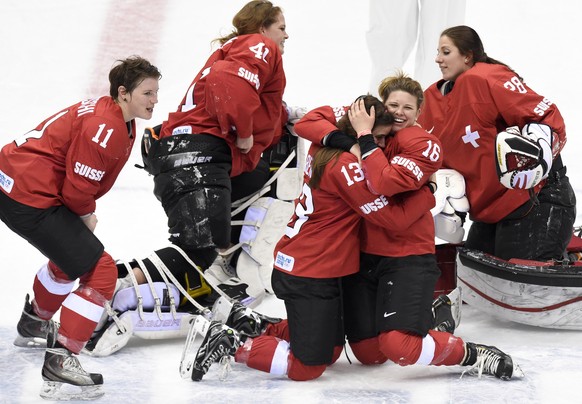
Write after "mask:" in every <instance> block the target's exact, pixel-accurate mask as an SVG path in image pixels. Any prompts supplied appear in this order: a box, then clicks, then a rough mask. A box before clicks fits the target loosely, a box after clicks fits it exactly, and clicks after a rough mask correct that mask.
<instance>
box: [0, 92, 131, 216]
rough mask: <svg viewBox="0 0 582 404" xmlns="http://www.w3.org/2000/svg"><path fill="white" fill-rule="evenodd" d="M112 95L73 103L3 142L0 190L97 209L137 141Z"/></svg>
mask: <svg viewBox="0 0 582 404" xmlns="http://www.w3.org/2000/svg"><path fill="white" fill-rule="evenodd" d="M129 128H130V131H128V125H127V124H126V122H125V121H124V119H123V112H122V110H121V108H120V107H119V106H118V105H117V104H116V103H115V102H114V100H113V99H112V98H111V97H102V98H99V99H91V100H86V101H83V102H80V103H78V104H75V105H72V106H71V107H69V108H67V109H64V110H62V111H60V112H58V113H57V114H55V115H53V116H52V117H50V118H48V119H46V120H45V121H43V122H42V123H41V124H39V125H38V126H37V127H36V128H35V129H34V130H32V131H30V132H28V133H26V134H25V135H24V136H22V137H20V138H18V139H16V140H15V141H14V142H12V143H9V144H8V145H6V146H4V148H3V149H2V151H1V153H0V154H1V158H0V171H1V174H0V175H1V176H3V177H5V178H10V179H11V180H12V184H11V186H10V187H7V186H6V182H5V181H3V182H2V189H3V191H4V192H6V193H7V194H8V195H9V196H10V197H11V198H13V199H14V200H16V201H18V202H20V203H22V204H25V205H28V206H32V207H36V208H41V209H44V208H48V207H50V206H58V205H65V206H67V207H68V208H69V209H70V210H71V211H73V212H75V213H76V214H78V215H84V214H88V213H92V212H94V211H95V200H96V199H98V198H99V197H101V196H102V195H104V194H105V193H106V192H107V191H109V189H111V187H112V186H113V184H114V182H115V180H116V179H117V176H118V175H119V172H120V171H121V169H122V168H123V166H124V165H125V163H126V162H127V160H128V158H129V156H130V154H131V149H132V146H133V143H134V140H135V135H134V134H135V122H134V121H131V122H130V126H129Z"/></svg>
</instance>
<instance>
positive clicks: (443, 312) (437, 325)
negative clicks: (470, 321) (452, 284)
mask: <svg viewBox="0 0 582 404" xmlns="http://www.w3.org/2000/svg"><path fill="white" fill-rule="evenodd" d="M462 304H463V300H462V297H461V287H460V286H459V287H457V288H455V289H453V290H452V291H451V292H450V293H449V294H448V295H444V294H443V295H440V296H438V297H437V298H436V299H435V300H434V301H433V302H432V312H433V315H434V320H435V321H434V327H433V329H435V330H437V331H444V332H449V333H451V334H453V333H454V332H455V329H456V328H457V327H458V326H459V324H460V323H461V306H462Z"/></svg>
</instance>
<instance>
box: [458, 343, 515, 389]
mask: <svg viewBox="0 0 582 404" xmlns="http://www.w3.org/2000/svg"><path fill="white" fill-rule="evenodd" d="M465 349H466V353H465V358H464V359H463V362H461V366H470V368H469V369H467V370H465V371H464V372H463V373H462V375H461V377H463V375H464V374H465V373H468V374H477V376H478V377H479V378H480V377H481V375H483V374H486V375H492V376H495V377H497V378H498V379H501V380H510V379H512V378H522V377H524V373H523V371H522V370H521V368H520V367H519V365H517V364H516V363H514V362H513V359H511V356H509V355H507V354H506V353H504V352H502V351H501V350H500V349H498V348H496V347H494V346H487V345H481V344H474V343H472V342H467V343H466V345H465Z"/></svg>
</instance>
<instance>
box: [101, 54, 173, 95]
mask: <svg viewBox="0 0 582 404" xmlns="http://www.w3.org/2000/svg"><path fill="white" fill-rule="evenodd" d="M116 63H117V64H116V65H115V66H113V68H112V69H111V71H110V72H109V84H110V86H109V95H111V97H113V99H117V97H119V87H120V86H123V87H125V88H126V90H127V92H128V93H131V92H132V91H133V90H135V88H136V87H137V86H139V85H140V83H141V82H142V81H144V79H147V78H154V79H158V80H159V79H161V78H162V74H161V73H160V71H159V70H158V68H157V67H156V66H154V65H152V64H151V63H150V62H149V61H147V60H146V59H144V58H142V57H141V56H136V55H134V56H130V57H128V58H127V59H123V60H118V61H117V62H116Z"/></svg>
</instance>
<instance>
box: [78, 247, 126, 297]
mask: <svg viewBox="0 0 582 404" xmlns="http://www.w3.org/2000/svg"><path fill="white" fill-rule="evenodd" d="M116 281H117V266H116V264H115V262H114V261H113V258H111V255H109V254H108V253H106V252H105V251H104V252H103V254H102V255H101V258H99V261H97V264H96V265H95V267H94V268H93V269H92V270H91V271H89V272H88V273H86V274H84V275H83V276H81V277H80V278H79V282H80V283H81V285H84V286H85V287H88V288H91V289H93V290H95V291H97V292H99V293H100V294H101V295H103V296H104V297H105V299H106V300H111V299H112V298H113V292H114V290H115V282H116Z"/></svg>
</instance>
